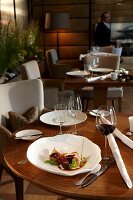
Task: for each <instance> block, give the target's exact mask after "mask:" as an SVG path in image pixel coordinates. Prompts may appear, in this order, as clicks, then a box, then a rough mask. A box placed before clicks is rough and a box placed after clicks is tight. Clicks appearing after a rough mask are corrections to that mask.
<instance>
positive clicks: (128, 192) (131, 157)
mask: <svg viewBox="0 0 133 200" xmlns="http://www.w3.org/2000/svg"><path fill="white" fill-rule="evenodd" d="M128 116H129V115H128V114H117V118H118V125H117V128H118V129H119V130H121V131H122V132H123V133H126V132H127V131H129V122H128ZM28 128H35V129H38V130H41V131H42V132H43V133H44V136H52V135H54V134H55V133H56V132H58V131H59V127H56V126H50V125H46V124H43V123H42V122H36V123H33V124H30V125H29V126H28ZM73 128H74V127H73V126H71V127H66V128H64V127H63V129H64V130H65V131H68V132H69V131H70V130H72V129H73ZM77 129H78V130H79V131H80V133H81V134H82V135H83V136H85V137H87V138H89V139H90V140H91V141H93V142H94V143H96V144H98V145H99V147H100V148H101V149H102V150H103V149H104V137H103V135H102V134H100V133H98V132H97V130H96V127H95V117H93V116H88V119H87V120H86V121H85V122H84V123H82V124H79V125H77ZM116 141H117V144H118V146H119V149H120V152H121V155H122V158H123V160H124V163H125V165H126V168H127V171H128V173H129V176H130V177H131V179H132V181H133V151H132V150H131V149H130V148H128V147H127V146H126V145H124V144H123V143H122V142H121V141H119V140H118V139H116ZM30 144H31V142H28V141H23V140H14V139H12V140H10V141H9V143H8V145H7V146H6V147H5V151H4V158H5V160H6V163H7V165H8V166H9V168H10V169H11V170H12V171H13V172H14V173H15V174H17V175H18V176H20V177H21V178H23V179H25V180H27V181H29V182H31V183H33V184H35V185H36V186H38V187H40V188H42V189H45V190H48V191H51V192H54V193H55V194H61V195H64V196H68V197H71V198H74V199H95V200H96V199H97V200H98V199H102V200H112V199H113V200H131V199H133V189H128V188H127V186H126V184H125V182H124V181H123V179H122V177H121V175H120V173H119V171H118V168H117V166H116V164H115V163H114V165H113V166H112V167H110V168H109V169H108V171H107V172H106V173H104V174H103V175H102V176H100V177H99V178H98V179H97V180H96V181H95V182H93V183H92V184H91V185H89V186H88V187H86V188H84V189H82V188H80V187H78V186H75V185H74V183H75V181H77V180H79V178H81V177H82V176H83V174H81V175H76V176H72V177H66V176H59V175H55V174H50V173H48V172H45V171H43V170H41V169H38V168H37V167H35V166H33V165H32V164H31V163H30V162H27V163H26V164H22V165H18V162H19V161H20V160H23V159H27V158H26V152H27V148H28V146H29V145H30ZM88 151H89V149H88Z"/></svg>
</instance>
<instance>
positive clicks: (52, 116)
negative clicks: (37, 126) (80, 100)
mask: <svg viewBox="0 0 133 200" xmlns="http://www.w3.org/2000/svg"><path fill="white" fill-rule="evenodd" d="M57 112H62V111H56V112H55V111H51V112H47V113H45V114H43V115H41V116H40V120H41V122H43V123H45V124H49V125H54V126H59V123H57V120H56V118H57V114H58V113H57ZM75 112H77V113H78V114H77V117H76V119H75V118H73V117H72V116H71V114H69V112H68V114H67V118H66V121H65V122H64V123H63V125H62V126H71V125H73V124H80V123H82V122H84V121H85V120H86V119H87V115H86V114H85V113H83V112H81V111H75Z"/></svg>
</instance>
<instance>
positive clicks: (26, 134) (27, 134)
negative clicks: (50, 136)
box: [15, 129, 42, 140]
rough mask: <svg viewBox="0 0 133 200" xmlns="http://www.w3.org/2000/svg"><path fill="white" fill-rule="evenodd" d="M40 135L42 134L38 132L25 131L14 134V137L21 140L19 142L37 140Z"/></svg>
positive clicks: (32, 130)
mask: <svg viewBox="0 0 133 200" xmlns="http://www.w3.org/2000/svg"><path fill="white" fill-rule="evenodd" d="M40 134H42V132H41V131H39V130H36V129H26V130H22V131H18V132H17V133H16V134H15V136H16V139H17V137H18V139H21V140H35V139H37V138H39V137H40ZM33 135H34V136H33ZM37 135H38V136H37Z"/></svg>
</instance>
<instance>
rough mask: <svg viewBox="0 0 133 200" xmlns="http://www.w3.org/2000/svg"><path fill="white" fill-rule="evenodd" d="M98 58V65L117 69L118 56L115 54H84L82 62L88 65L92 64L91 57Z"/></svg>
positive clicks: (118, 63)
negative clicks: (97, 55)
mask: <svg viewBox="0 0 133 200" xmlns="http://www.w3.org/2000/svg"><path fill="white" fill-rule="evenodd" d="M94 58H98V59H99V67H103V68H111V69H114V70H116V69H119V66H120V56H118V55H115V54H109V55H105V56H99V57H96V56H91V55H90V54H86V56H85V58H84V64H85V65H87V66H88V68H89V65H92V63H93V59H94Z"/></svg>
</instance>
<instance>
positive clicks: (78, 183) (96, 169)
mask: <svg viewBox="0 0 133 200" xmlns="http://www.w3.org/2000/svg"><path fill="white" fill-rule="evenodd" d="M100 169H101V165H100V164H98V165H97V166H96V167H95V169H93V170H92V171H89V172H88V173H87V174H86V175H85V176H84V177H83V178H81V179H80V180H79V181H77V182H76V183H74V184H75V185H76V186H79V185H81V184H82V183H83V181H84V180H85V179H86V178H87V177H88V176H89V175H90V174H94V173H96V172H98V171H99V170H100Z"/></svg>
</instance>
